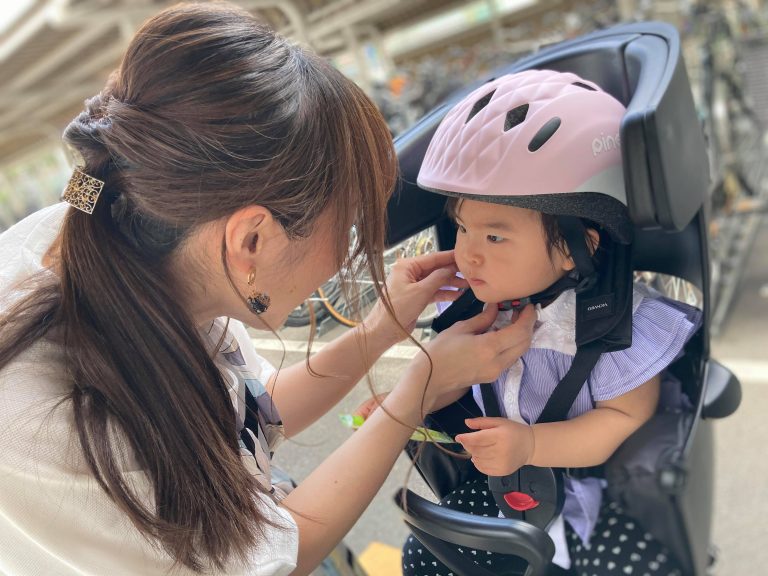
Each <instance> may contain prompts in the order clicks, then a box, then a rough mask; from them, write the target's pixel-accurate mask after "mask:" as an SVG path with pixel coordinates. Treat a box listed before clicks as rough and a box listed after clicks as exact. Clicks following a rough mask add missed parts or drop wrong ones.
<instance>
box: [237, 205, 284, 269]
mask: <svg viewBox="0 0 768 576" xmlns="http://www.w3.org/2000/svg"><path fill="white" fill-rule="evenodd" d="M275 225H277V222H276V221H275V220H274V218H273V217H272V213H271V212H270V211H269V210H267V209H266V208H264V207H263V206H248V207H247V208H242V209H240V210H238V211H237V212H235V213H234V214H232V215H231V216H229V218H227V222H226V225H225V228H224V242H225V244H226V253H227V260H228V263H229V266H231V267H232V268H233V269H234V270H235V271H237V272H239V273H241V274H248V273H249V272H250V270H252V269H253V268H254V267H255V266H256V261H257V260H258V258H259V256H260V255H261V253H262V251H263V250H264V241H265V240H266V239H267V238H268V237H270V236H272V233H273V230H272V228H273V227H274V226H275Z"/></svg>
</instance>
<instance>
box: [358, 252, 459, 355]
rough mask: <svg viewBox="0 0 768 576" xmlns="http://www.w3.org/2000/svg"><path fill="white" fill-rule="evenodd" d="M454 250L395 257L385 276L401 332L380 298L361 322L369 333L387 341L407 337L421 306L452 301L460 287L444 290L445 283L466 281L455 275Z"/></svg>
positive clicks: (453, 283) (387, 289)
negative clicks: (389, 270) (403, 329)
mask: <svg viewBox="0 0 768 576" xmlns="http://www.w3.org/2000/svg"><path fill="white" fill-rule="evenodd" d="M457 271H458V269H457V268H456V263H455V261H454V257H453V250H448V251H445V252H432V253H429V254H424V255H422V256H416V257H414V258H404V259H402V260H398V261H397V263H395V265H394V266H393V267H392V270H391V272H390V273H389V276H388V277H387V286H386V291H387V294H388V295H389V299H390V302H391V303H392V308H393V309H394V311H395V317H396V318H397V322H399V323H400V324H401V325H402V326H403V328H405V332H403V331H402V330H401V329H400V327H399V326H398V325H397V322H396V321H395V319H393V318H392V317H391V316H390V315H389V313H388V312H387V310H386V308H385V307H384V304H383V303H382V302H381V301H378V302H376V305H375V306H374V308H373V310H372V311H371V313H370V314H369V315H368V317H367V318H366V319H365V321H364V322H363V325H364V326H365V328H366V332H367V333H368V334H369V336H373V337H377V338H382V339H384V340H385V341H387V342H388V343H389V344H390V345H392V344H395V343H397V342H400V341H401V340H404V339H405V338H406V337H407V334H409V333H410V332H411V331H412V330H413V329H414V328H415V326H416V320H417V319H418V318H419V315H420V314H421V313H422V312H423V311H424V308H426V307H427V305H428V304H430V303H432V302H452V301H453V300H456V299H457V298H458V297H459V296H460V295H461V291H460V290H443V289H442V288H444V287H446V286H451V287H453V288H460V289H463V288H466V287H467V286H468V284H467V281H466V280H464V279H463V278H458V277H457V276H456V272H457Z"/></svg>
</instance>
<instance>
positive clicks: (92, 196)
mask: <svg viewBox="0 0 768 576" xmlns="http://www.w3.org/2000/svg"><path fill="white" fill-rule="evenodd" d="M102 188H104V182H103V181H102V180H99V179H98V178H94V177H93V176H89V175H88V174H86V173H85V172H83V171H82V170H80V169H79V168H75V171H74V172H73V173H72V177H71V178H70V179H69V182H68V183H67V187H66V188H64V193H63V194H62V195H61V199H62V200H64V202H66V203H67V204H69V205H70V206H74V207H75V208H77V209H78V210H82V211H83V212H85V213H86V214H93V209H94V208H95V207H96V202H97V201H98V199H99V195H100V194H101V189H102Z"/></svg>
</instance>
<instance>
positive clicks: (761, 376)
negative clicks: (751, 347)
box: [717, 358, 768, 384]
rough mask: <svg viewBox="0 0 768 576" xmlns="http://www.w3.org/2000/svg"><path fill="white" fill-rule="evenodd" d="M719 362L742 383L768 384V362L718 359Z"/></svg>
mask: <svg viewBox="0 0 768 576" xmlns="http://www.w3.org/2000/svg"><path fill="white" fill-rule="evenodd" d="M717 361H718V362H720V364H722V365H723V366H725V367H726V368H728V369H729V370H730V371H731V372H733V373H734V374H736V377H737V378H738V379H739V381H741V382H742V383H750V384H768V361H765V360H746V359H737V358H717Z"/></svg>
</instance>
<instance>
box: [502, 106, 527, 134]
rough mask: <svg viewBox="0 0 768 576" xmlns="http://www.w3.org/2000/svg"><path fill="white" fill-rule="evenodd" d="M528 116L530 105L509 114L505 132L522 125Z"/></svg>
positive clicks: (519, 107)
mask: <svg viewBox="0 0 768 576" xmlns="http://www.w3.org/2000/svg"><path fill="white" fill-rule="evenodd" d="M527 115H528V104H523V105H521V106H518V107H517V108H513V109H512V110H510V111H509V112H507V119H506V120H505V121H504V132H506V131H507V130H510V129H511V128H514V127H515V126H517V125H518V124H522V122H523V120H525V117H526V116H527Z"/></svg>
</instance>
